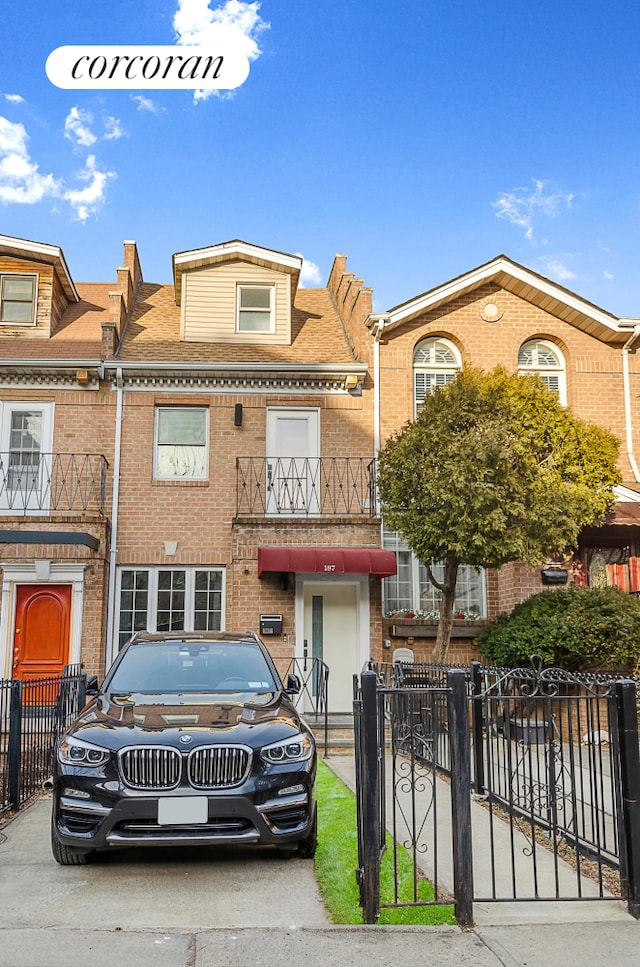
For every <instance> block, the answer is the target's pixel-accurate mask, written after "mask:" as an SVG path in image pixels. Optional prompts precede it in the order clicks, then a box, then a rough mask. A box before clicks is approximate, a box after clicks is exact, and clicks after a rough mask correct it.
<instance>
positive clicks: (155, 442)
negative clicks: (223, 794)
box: [153, 404, 209, 481]
mask: <svg viewBox="0 0 640 967" xmlns="http://www.w3.org/2000/svg"><path fill="white" fill-rule="evenodd" d="M184 409H190V410H202V411H203V412H204V470H205V472H204V475H203V476H202V477H188V476H178V475H177V474H172V475H170V476H161V475H160V474H159V473H158V427H159V424H160V411H161V410H184ZM189 445H190V444H186V443H185V444H184V446H189ZM153 479H154V480H187V481H188V480H208V479H209V407H208V406H188V405H185V406H180V405H179V404H176V405H170V404H167V405H162V404H158V405H156V407H155V413H154V416H153Z"/></svg>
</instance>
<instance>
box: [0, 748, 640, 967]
mask: <svg viewBox="0 0 640 967" xmlns="http://www.w3.org/2000/svg"><path fill="white" fill-rule="evenodd" d="M347 761H348V760H347V759H346V758H345V759H344V760H343V759H340V760H338V759H333V760H330V762H329V764H330V765H336V764H337V763H338V762H342V764H343V768H344V763H345V762H347ZM50 806H51V804H50V801H48V800H47V799H46V798H44V799H41V800H39V801H38V802H36V803H35V805H33V806H31V807H30V808H29V809H26V810H25V811H24V812H22V813H21V814H19V815H18V816H17V817H16V818H15V819H14V820H13V821H12V822H11V823H10V824H9V825H7V826H5V827H4V829H3V830H2V831H1V832H0V927H1V933H0V967H86V965H87V964H91V967H113V965H114V963H115V964H121V965H123V967H125V965H126V967H129V965H135V967H262V965H264V967H267V965H268V967H272V965H273V964H274V963H288V964H293V963H295V964H303V965H316V964H318V965H320V964H321V965H323V967H334V965H335V967H351V965H353V967H387V965H389V964H393V965H394V967H417V965H421V964H424V963H429V962H435V963H437V964H438V965H443V967H498V965H502V967H604V965H607V967H608V965H610V964H612V965H616V967H640V924H638V923H636V921H634V920H632V919H631V918H630V917H628V916H627V915H626V914H625V913H624V912H623V911H618V914H617V916H616V918H615V919H613V920H612V919H610V918H608V919H601V920H599V921H598V922H591V923H585V922H584V921H582V922H580V923H577V922H576V919H575V918H576V917H577V916H578V914H579V911H581V910H582V909H584V908H587V909H588V910H589V911H591V915H592V917H593V918H596V917H598V916H600V913H599V910H600V908H602V907H603V908H607V909H609V908H610V907H611V904H609V903H607V902H588V903H582V904H579V903H572V904H564V905H563V906H565V907H567V908H568V909H567V910H565V911H563V912H562V916H563V917H564V918H565V922H562V923H557V922H555V923H554V922H551V921H550V919H549V918H548V916H547V913H548V911H549V907H550V906H553V905H550V904H545V903H540V904H536V905H535V906H536V907H538V908H539V909H538V913H537V917H538V919H537V920H536V922H529V923H522V922H519V921H518V920H514V921H513V922H509V923H502V924H489V923H485V922H483V923H482V925H481V926H479V927H477V928H476V929H475V930H470V931H465V932H463V931H461V930H459V929H458V928H457V927H380V926H371V927H368V926H363V927H340V926H332V925H330V924H329V923H328V919H327V915H326V912H325V910H324V907H323V904H322V901H321V899H320V896H319V893H318V890H317V886H316V883H315V878H314V876H313V869H312V864H311V863H310V862H309V861H305V860H297V859H293V860H290V861H285V860H281V859H279V858H276V856H275V855H274V854H272V853H271V852H270V851H268V850H264V851H256V850H249V849H246V850H231V849H229V850H214V849H210V850H209V849H205V850H202V849H198V850H180V851H176V850H162V849H155V850H138V851H135V852H134V851H131V852H127V851H123V852H120V853H114V854H113V855H110V856H107V857H105V858H103V859H101V861H100V862H99V863H97V864H95V865H94V866H91V865H90V866H86V867H59V866H57V865H56V864H55V863H54V862H53V860H52V858H51V855H50V851H49V842H48V840H49V814H50ZM493 906H494V907H495V906H502V905H501V904H493ZM508 906H511V905H508ZM513 906H515V907H518V908H521V907H522V906H523V905H522V904H514V905H513ZM613 906H615V907H618V906H619V905H618V904H613ZM540 908H541V909H540Z"/></svg>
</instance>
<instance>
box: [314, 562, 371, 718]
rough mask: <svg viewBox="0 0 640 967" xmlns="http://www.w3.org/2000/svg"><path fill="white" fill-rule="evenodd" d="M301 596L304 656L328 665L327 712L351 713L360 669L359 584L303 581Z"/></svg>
mask: <svg viewBox="0 0 640 967" xmlns="http://www.w3.org/2000/svg"><path fill="white" fill-rule="evenodd" d="M303 598H304V641H305V642H306V650H307V655H308V657H309V658H321V659H322V660H323V661H324V662H326V664H327V665H328V666H329V711H330V712H351V711H352V709H353V676H354V675H355V674H356V673H357V672H359V671H360V667H359V665H360V662H359V633H360V628H359V620H358V617H359V613H358V585H356V584H348V583H342V582H336V583H333V582H332V583H329V582H323V583H320V582H318V583H314V582H308V581H305V583H304V592H303Z"/></svg>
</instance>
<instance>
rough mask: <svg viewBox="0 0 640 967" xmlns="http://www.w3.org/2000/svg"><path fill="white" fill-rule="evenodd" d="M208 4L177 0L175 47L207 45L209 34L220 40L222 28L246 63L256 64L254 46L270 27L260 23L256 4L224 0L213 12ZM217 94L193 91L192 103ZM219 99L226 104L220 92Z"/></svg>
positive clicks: (257, 53)
mask: <svg viewBox="0 0 640 967" xmlns="http://www.w3.org/2000/svg"><path fill="white" fill-rule="evenodd" d="M210 2H211V0H178V9H177V10H176V13H175V15H174V18H173V27H174V30H175V32H176V39H177V42H178V43H179V44H194V45H203V46H206V45H207V41H208V39H209V37H210V35H211V34H215V40H216V41H218V40H219V37H220V28H222V29H223V30H224V31H225V32H226V33H227V34H228V35H229V36H230V37H233V46H234V48H235V49H240V50H242V51H243V52H244V54H245V56H246V57H247V59H248V60H257V58H258V57H259V56H260V54H261V53H262V51H261V50H260V46H259V44H258V36H259V34H260V33H261V32H262V31H263V30H266V29H268V27H269V26H270V24H268V23H267V22H266V21H264V20H263V19H262V18H261V16H260V14H259V13H258V11H259V10H260V4H259V3H244V2H243V0H226V2H225V3H223V4H222V5H221V6H218V7H216V8H215V9H214V10H211V8H210ZM216 93H218V92H216V91H213V90H209V91H202V90H201V91H195V93H194V95H193V99H194V101H195V102H196V103H197V102H198V101H205V100H207V98H209V97H210V96H211V95H212V94H216ZM219 96H220V97H221V98H222V99H223V100H229V98H228V96H227V95H226V94H225V93H224V92H220V93H219Z"/></svg>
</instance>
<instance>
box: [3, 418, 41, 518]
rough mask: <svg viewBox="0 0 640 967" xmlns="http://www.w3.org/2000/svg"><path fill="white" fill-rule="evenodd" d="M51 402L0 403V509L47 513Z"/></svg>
mask: <svg viewBox="0 0 640 967" xmlns="http://www.w3.org/2000/svg"><path fill="white" fill-rule="evenodd" d="M53 407H54V404H53V403H37V402H29V403H17V402H16V403H13V402H4V403H2V418H1V420H0V510H18V511H32V512H34V513H35V512H37V511H42V510H48V508H49V499H50V496H51V474H52V461H53V455H52V453H51V449H52V443H53Z"/></svg>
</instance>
